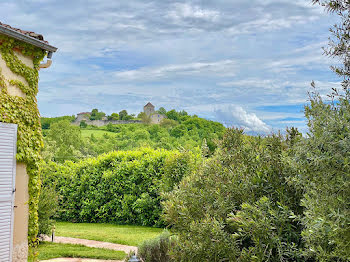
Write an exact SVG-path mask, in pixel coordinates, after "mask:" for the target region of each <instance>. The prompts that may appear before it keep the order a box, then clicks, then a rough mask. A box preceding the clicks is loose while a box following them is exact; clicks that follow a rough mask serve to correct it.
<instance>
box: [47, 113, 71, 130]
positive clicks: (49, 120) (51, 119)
mask: <svg viewBox="0 0 350 262" xmlns="http://www.w3.org/2000/svg"><path fill="white" fill-rule="evenodd" d="M62 120H68V121H69V122H73V121H74V120H75V116H74V115H73V116H59V117H41V118H40V121H41V128H42V129H43V130H45V129H50V126H51V124H53V123H57V122H59V121H62Z"/></svg>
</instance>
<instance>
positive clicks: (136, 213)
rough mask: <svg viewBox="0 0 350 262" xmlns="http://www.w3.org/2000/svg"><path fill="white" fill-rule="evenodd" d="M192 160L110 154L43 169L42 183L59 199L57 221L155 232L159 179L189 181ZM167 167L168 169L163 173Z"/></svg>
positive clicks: (176, 155)
mask: <svg viewBox="0 0 350 262" xmlns="http://www.w3.org/2000/svg"><path fill="white" fill-rule="evenodd" d="M197 157H200V156H199V154H198V156H197V155H194V154H193V153H191V152H184V153H180V152H178V151H165V150H152V149H142V150H138V151H118V152H111V153H109V154H104V155H101V156H99V157H97V158H90V159H86V160H83V161H81V162H78V163H72V162H69V161H67V162H65V163H64V164H56V163H52V162H51V163H48V164H46V166H45V167H44V168H43V173H44V176H43V177H44V180H43V181H44V184H45V185H50V184H55V185H56V189H57V192H58V194H59V195H60V196H61V198H60V203H59V204H60V209H61V211H62V212H60V216H59V218H60V219H63V220H66V221H72V222H111V223H119V224H139V225H147V226H160V225H162V223H163V222H162V221H161V220H160V214H161V205H160V201H161V196H160V193H161V189H162V188H165V185H164V182H163V178H164V177H170V176H171V175H170V174H168V173H167V172H175V173H176V174H177V176H178V177H180V178H181V177H182V176H187V175H189V174H190V173H191V172H192V171H193V170H194V169H195V163H196V161H194V160H191V159H192V158H197ZM183 158H186V159H189V161H188V162H183V161H182V159H183ZM169 159H178V160H175V162H174V161H170V160H169ZM169 161H170V162H171V163H172V164H171V167H172V168H165V164H166V163H168V162H169ZM177 161H178V162H181V163H179V164H177ZM168 165H170V164H167V166H168ZM164 181H165V180H164ZM174 183H178V179H177V180H166V186H167V187H173V186H174Z"/></svg>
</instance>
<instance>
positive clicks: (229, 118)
mask: <svg viewBox="0 0 350 262" xmlns="http://www.w3.org/2000/svg"><path fill="white" fill-rule="evenodd" d="M215 114H216V116H217V118H218V119H220V121H221V122H222V123H224V124H225V125H227V126H235V127H241V128H244V130H245V131H246V132H247V133H248V132H250V133H251V132H253V133H269V132H270V131H271V128H270V127H269V126H268V125H267V124H266V123H264V122H263V121H262V120H261V119H260V118H259V117H257V115H256V114H254V113H248V112H247V111H246V110H244V109H243V108H242V107H241V106H235V105H231V106H228V107H226V108H222V109H217V110H215Z"/></svg>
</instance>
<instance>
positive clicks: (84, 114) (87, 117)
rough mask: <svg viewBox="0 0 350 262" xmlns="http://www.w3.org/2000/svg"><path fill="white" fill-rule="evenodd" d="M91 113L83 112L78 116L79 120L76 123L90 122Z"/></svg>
mask: <svg viewBox="0 0 350 262" xmlns="http://www.w3.org/2000/svg"><path fill="white" fill-rule="evenodd" d="M90 116H91V113H90V112H82V113H79V114H77V118H76V119H75V121H74V122H77V123H79V124H80V122H81V121H88V120H90Z"/></svg>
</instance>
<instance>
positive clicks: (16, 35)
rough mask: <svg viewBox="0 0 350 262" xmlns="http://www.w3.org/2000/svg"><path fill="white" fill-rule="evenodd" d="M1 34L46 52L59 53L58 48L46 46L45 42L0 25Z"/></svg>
mask: <svg viewBox="0 0 350 262" xmlns="http://www.w3.org/2000/svg"><path fill="white" fill-rule="evenodd" d="M0 33H1V34H4V35H7V36H10V37H13V38H15V39H17V40H20V41H23V42H25V43H28V44H31V45H33V46H36V47H39V48H41V49H44V50H46V51H49V52H56V51H57V47H54V46H52V45H49V44H46V43H44V42H43V41H40V40H39V39H36V38H33V37H30V36H27V35H24V34H21V33H19V32H17V31H15V30H12V29H10V28H6V27H3V26H1V25H0Z"/></svg>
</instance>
